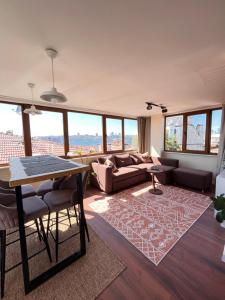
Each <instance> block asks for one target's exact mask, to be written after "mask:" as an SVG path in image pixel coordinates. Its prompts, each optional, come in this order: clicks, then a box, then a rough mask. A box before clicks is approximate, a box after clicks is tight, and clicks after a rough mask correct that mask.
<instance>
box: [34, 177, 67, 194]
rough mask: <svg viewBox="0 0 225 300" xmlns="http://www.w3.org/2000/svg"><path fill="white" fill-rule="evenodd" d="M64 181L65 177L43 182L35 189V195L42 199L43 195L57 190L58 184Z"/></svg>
mask: <svg viewBox="0 0 225 300" xmlns="http://www.w3.org/2000/svg"><path fill="white" fill-rule="evenodd" d="M64 179H65V177H59V178H55V179H49V180H45V181H43V182H42V183H40V185H39V187H38V188H37V191H36V193H37V195H38V196H40V197H42V198H43V197H44V195H45V194H47V193H48V192H51V191H52V190H58V188H59V185H60V183H61V182H62V181H63V180H64Z"/></svg>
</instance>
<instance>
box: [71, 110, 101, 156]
mask: <svg viewBox="0 0 225 300" xmlns="http://www.w3.org/2000/svg"><path fill="white" fill-rule="evenodd" d="M68 129H69V153H68V154H69V155H73V156H74V155H85V154H93V153H100V152H102V117H101V116H98V115H91V114H84V113H76V112H69V113H68Z"/></svg>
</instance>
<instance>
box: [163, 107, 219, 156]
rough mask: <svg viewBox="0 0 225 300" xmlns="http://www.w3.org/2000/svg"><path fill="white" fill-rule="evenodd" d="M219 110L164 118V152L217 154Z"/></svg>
mask: <svg viewBox="0 0 225 300" xmlns="http://www.w3.org/2000/svg"><path fill="white" fill-rule="evenodd" d="M221 117H222V110H221V109H211V110H210V109H208V110H205V111H201V112H196V113H184V114H181V115H176V116H168V117H166V118H165V151H182V152H191V153H204V154H210V153H211V154H213V153H215V154H216V153H218V149H219V139H220V127H221Z"/></svg>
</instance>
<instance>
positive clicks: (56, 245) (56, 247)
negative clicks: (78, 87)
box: [55, 212, 59, 262]
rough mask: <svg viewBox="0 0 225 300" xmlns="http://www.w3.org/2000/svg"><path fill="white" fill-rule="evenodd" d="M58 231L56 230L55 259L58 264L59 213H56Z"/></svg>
mask: <svg viewBox="0 0 225 300" xmlns="http://www.w3.org/2000/svg"><path fill="white" fill-rule="evenodd" d="M55 214H56V218H55V222H56V229H55V259H56V262H58V257H59V213H58V212H56V213H55Z"/></svg>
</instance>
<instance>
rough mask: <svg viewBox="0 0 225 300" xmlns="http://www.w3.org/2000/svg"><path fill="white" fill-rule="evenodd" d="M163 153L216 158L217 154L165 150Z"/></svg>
mask: <svg viewBox="0 0 225 300" xmlns="http://www.w3.org/2000/svg"><path fill="white" fill-rule="evenodd" d="M163 153H168V154H178V155H193V156H207V157H217V153H215V154H212V153H192V152H179V151H166V150H163Z"/></svg>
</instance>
